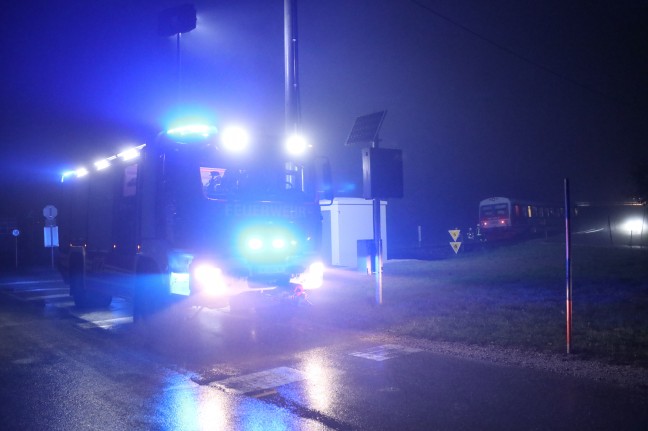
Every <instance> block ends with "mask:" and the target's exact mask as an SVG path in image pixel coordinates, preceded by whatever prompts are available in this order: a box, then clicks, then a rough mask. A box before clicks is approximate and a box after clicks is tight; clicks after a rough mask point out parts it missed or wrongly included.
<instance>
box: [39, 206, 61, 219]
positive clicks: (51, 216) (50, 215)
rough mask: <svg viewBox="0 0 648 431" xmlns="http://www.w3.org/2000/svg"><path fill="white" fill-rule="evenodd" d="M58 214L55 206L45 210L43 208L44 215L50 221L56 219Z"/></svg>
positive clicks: (47, 207)
mask: <svg viewBox="0 0 648 431" xmlns="http://www.w3.org/2000/svg"><path fill="white" fill-rule="evenodd" d="M57 214H58V210H57V209H56V207H55V206H54V205H47V206H46V207H45V208H43V215H44V216H45V218H46V219H48V220H53V219H54V218H56V215H57Z"/></svg>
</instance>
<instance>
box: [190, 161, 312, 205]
mask: <svg viewBox="0 0 648 431" xmlns="http://www.w3.org/2000/svg"><path fill="white" fill-rule="evenodd" d="M282 173H283V172H282V171H281V170H280V169H272V168H270V167H266V168H263V167H259V166H258V165H257V166H255V167H254V169H246V168H241V167H229V168H226V167H214V166H201V167H200V178H201V182H202V185H203V195H204V196H205V197H206V198H207V199H209V200H248V199H254V200H300V199H303V198H305V196H304V193H303V192H302V191H301V190H293V187H292V185H291V184H290V183H289V182H287V181H286V179H285V177H284V176H283V175H282Z"/></svg>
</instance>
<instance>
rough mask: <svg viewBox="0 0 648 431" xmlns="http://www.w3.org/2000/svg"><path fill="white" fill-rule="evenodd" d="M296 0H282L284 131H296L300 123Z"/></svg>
mask: <svg viewBox="0 0 648 431" xmlns="http://www.w3.org/2000/svg"><path fill="white" fill-rule="evenodd" d="M298 54H299V53H298V36H297V0H284V90H285V104H286V108H285V109H286V132H287V133H293V132H298V131H299V127H300V123H301V102H300V97H299V69H298V66H299V58H298Z"/></svg>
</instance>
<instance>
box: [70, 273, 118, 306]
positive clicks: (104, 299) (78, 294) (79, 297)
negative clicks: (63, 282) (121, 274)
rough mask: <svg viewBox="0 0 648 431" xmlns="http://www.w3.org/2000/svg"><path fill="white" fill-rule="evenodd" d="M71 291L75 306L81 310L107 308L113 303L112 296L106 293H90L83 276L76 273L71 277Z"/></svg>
mask: <svg viewBox="0 0 648 431" xmlns="http://www.w3.org/2000/svg"><path fill="white" fill-rule="evenodd" d="M70 291H71V293H72V297H73V298H74V305H76V306H77V307H79V308H106V307H108V306H109V305H110V303H111V302H112V296H111V295H106V294H104V293H99V292H92V291H88V289H86V287H85V282H84V279H83V275H82V274H79V273H74V274H72V276H71V277H70Z"/></svg>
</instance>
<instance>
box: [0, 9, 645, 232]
mask: <svg viewBox="0 0 648 431" xmlns="http://www.w3.org/2000/svg"><path fill="white" fill-rule="evenodd" d="M180 3H181V2H177V1H176V2H174V1H154V0H119V1H116V0H112V1H108V0H106V1H88V0H74V1H73V0H61V1H57V2H53V1H45V0H39V1H29V0H27V1H24V2H14V3H13V5H11V6H9V7H7V6H5V7H4V8H3V11H2V14H1V15H0V19H1V20H2V21H1V26H0V28H1V30H0V31H1V34H0V37H1V40H2V42H1V46H2V48H1V55H2V69H1V70H2V72H1V73H2V80H1V84H0V85H1V91H0V97H1V103H2V108H3V109H2V117H1V120H0V127H1V130H0V132H1V133H0V139H1V146H0V148H1V149H0V156H1V160H2V166H1V173H0V175H1V177H0V178H1V179H2V183H3V187H2V191H1V192H0V199H1V202H0V203H2V211H0V212H1V213H2V214H0V216H13V215H15V213H16V212H18V211H24V210H25V209H30V208H36V209H37V210H38V211H40V209H41V208H42V206H44V204H45V203H48V202H47V200H48V195H47V194H48V193H50V192H49V190H50V189H49V187H50V186H51V185H53V184H55V183H56V182H57V180H58V178H59V176H60V173H61V172H62V171H63V170H64V169H69V168H73V167H75V166H76V165H77V164H79V163H81V162H90V161H92V160H93V159H95V158H98V157H100V156H105V155H110V154H114V153H115V152H117V151H118V150H119V149H120V147H124V146H125V145H127V144H129V143H143V142H144V141H145V139H146V138H147V137H148V136H150V135H151V134H153V133H155V132H157V131H159V130H162V129H163V128H164V127H165V126H166V124H167V122H168V119H169V118H170V116H171V115H172V114H173V113H174V112H178V110H179V109H180V108H179V107H180V106H182V107H192V108H194V109H196V108H199V109H202V110H203V112H206V113H209V115H210V116H211V118H212V119H213V120H214V121H215V122H216V123H217V124H226V123H229V122H233V121H236V122H240V123H243V124H246V125H248V126H249V127H251V128H253V129H255V130H258V131H262V132H263V133H275V134H281V133H282V132H283V128H284V88H283V85H284V68H283V1H281V0H240V1H236V2H233V1H195V2H194V4H195V6H196V9H197V11H198V27H197V29H196V30H194V31H193V32H191V33H188V34H185V35H183V37H182V41H181V56H182V61H181V65H182V72H181V76H182V80H181V90H180V91H178V79H177V68H176V41H175V38H173V37H170V38H164V37H160V36H158V35H157V32H156V25H157V15H158V13H159V12H160V11H161V10H163V9H164V8H166V7H169V6H175V5H178V4H180ZM597 3H598V2H585V1H583V2H580V1H577V2H564V1H542V2H524V1H519V0H492V1H469V0H457V1H452V2H442V1H434V0H319V1H315V0H300V1H299V60H300V63H299V66H300V76H299V79H300V91H301V101H302V118H303V120H302V124H303V129H304V132H305V133H306V134H307V135H308V136H309V138H310V140H311V141H312V143H313V144H314V146H315V149H316V151H317V152H318V153H319V154H322V155H326V156H328V157H330V159H331V161H332V163H333V167H334V175H335V179H336V189H337V191H338V195H341V196H361V194H362V185H361V177H362V175H361V174H362V172H361V156H360V148H357V147H345V146H344V143H345V141H346V138H347V135H348V134H349V132H350V130H351V128H352V126H353V123H354V120H355V118H356V117H358V116H361V115H365V114H369V113H372V112H375V111H381V110H387V116H386V118H385V122H384V124H383V127H382V129H381V132H380V138H381V141H380V145H381V146H383V147H388V148H399V149H402V150H403V154H404V169H405V178H404V181H405V197H404V198H403V199H394V200H390V203H389V215H388V217H389V221H388V229H389V230H390V237H391V238H390V241H397V242H403V243H414V242H415V241H416V231H417V226H418V225H421V226H423V232H424V235H425V236H426V237H430V238H432V237H437V236H438V237H439V238H445V237H444V236H442V235H445V236H447V232H446V230H447V229H449V228H454V227H462V228H463V227H467V226H469V225H472V224H474V223H476V222H477V220H476V218H477V217H476V213H477V204H478V202H479V200H481V199H483V198H486V197H491V196H510V197H518V198H527V199H535V200H550V201H560V200H561V199H562V192H563V178H565V177H568V178H569V179H570V182H571V185H572V197H573V199H574V200H581V201H597V200H598V201H602V200H624V199H628V198H629V197H632V196H633V195H634V194H635V190H634V184H633V182H632V180H631V172H632V171H633V170H634V169H636V167H637V166H638V164H639V162H640V161H641V160H646V159H648V146H647V145H646V138H647V137H648V133H647V132H648V25H647V23H648V2H646V1H619V2H600V5H598V4H597Z"/></svg>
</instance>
